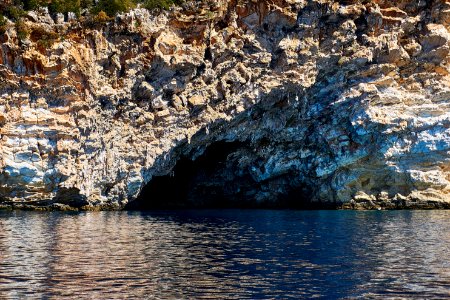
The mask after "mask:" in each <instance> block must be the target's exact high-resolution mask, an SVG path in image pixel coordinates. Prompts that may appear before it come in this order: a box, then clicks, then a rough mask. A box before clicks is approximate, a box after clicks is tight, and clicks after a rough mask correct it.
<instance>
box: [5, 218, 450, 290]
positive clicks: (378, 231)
mask: <svg viewBox="0 0 450 300" xmlns="http://www.w3.org/2000/svg"><path fill="white" fill-rule="evenodd" d="M449 248H450V212H449V211H397V212H352V211H311V212H306V211H269V210H267V211H266V210H203V211H170V212H148V213H140V212H85V213H61V212H54V213H39V212H20V211H14V212H1V213H0V298H1V299H24V298H32V299H34V298H45V299H61V298H67V299H105V298H107V299H139V298H157V299H180V298H183V299H185V298H189V299H190V298H194V299H224V298H226V299H257V298H258V299H259V298H264V299H267V298H270V299H273V298H282V299H287V298H292V299H299V298H327V299H329V298H333V299H336V298H342V299H399V298H400V299H401V298H408V299H411V298H417V299H423V298H427V299H442V298H449V297H450V260H449V254H448V253H449Z"/></svg>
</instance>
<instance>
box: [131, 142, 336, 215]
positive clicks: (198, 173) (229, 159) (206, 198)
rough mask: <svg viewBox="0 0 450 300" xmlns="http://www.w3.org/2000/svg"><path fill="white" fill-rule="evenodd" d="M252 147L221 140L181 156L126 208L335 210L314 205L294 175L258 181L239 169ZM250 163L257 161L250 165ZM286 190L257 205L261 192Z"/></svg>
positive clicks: (327, 204)
mask: <svg viewBox="0 0 450 300" xmlns="http://www.w3.org/2000/svg"><path fill="white" fill-rule="evenodd" d="M251 151H252V149H251V148H250V146H249V145H248V144H247V143H244V142H224V141H219V142H215V143H213V144H211V145H210V146H208V147H207V148H206V150H205V151H204V152H203V154H201V155H200V156H199V157H197V158H196V159H195V160H191V159H190V158H188V157H181V158H180V159H179V160H178V162H177V164H176V165H175V167H174V168H173V169H172V171H171V172H170V173H169V174H167V175H164V176H154V177H153V178H152V180H150V182H149V183H148V184H147V185H146V186H145V187H144V188H143V189H142V191H141V193H140V194H139V196H138V197H137V199H135V200H134V201H132V202H130V203H129V204H128V205H127V206H126V207H125V209H128V210H152V209H186V208H276V209H334V208H336V206H335V205H333V203H330V202H326V201H325V202H317V201H312V199H313V197H312V190H311V186H310V185H305V184H301V183H300V184H299V183H298V182H296V181H295V180H293V178H295V177H296V175H295V173H292V174H285V176H282V177H279V178H275V179H273V180H272V181H270V182H264V181H263V182H257V181H255V179H254V178H253V177H252V176H251V175H250V173H249V172H248V170H247V171H246V169H245V168H244V169H242V168H239V167H238V165H239V163H240V162H239V161H240V159H241V158H243V157H246V153H247V155H248V153H249V152H251ZM254 163H257V161H256V162H254ZM280 186H281V187H284V192H282V193H279V194H276V193H273V194H274V197H273V198H271V199H270V200H268V201H264V202H258V201H257V200H256V194H257V193H258V192H260V191H264V190H265V191H269V192H270V191H271V190H272V191H277V190H278V189H279V187H280Z"/></svg>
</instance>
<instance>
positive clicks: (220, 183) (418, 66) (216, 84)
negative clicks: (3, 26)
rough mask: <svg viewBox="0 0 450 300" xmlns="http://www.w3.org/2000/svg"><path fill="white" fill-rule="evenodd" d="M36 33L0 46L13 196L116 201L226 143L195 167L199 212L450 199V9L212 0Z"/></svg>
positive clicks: (4, 159) (4, 136)
mask: <svg viewBox="0 0 450 300" xmlns="http://www.w3.org/2000/svg"><path fill="white" fill-rule="evenodd" d="M66 21H67V19H66ZM26 24H27V25H28V27H29V28H30V29H31V34H30V36H29V38H28V39H25V40H22V41H20V40H19V39H18V38H17V33H16V31H15V28H14V26H13V25H12V24H10V26H9V28H8V30H7V31H6V33H5V34H3V35H2V36H1V38H0V39H1V42H2V44H1V48H0V63H1V65H0V82H1V83H0V124H1V141H0V150H1V151H0V155H1V156H0V159H1V175H0V183H1V185H0V196H1V198H2V199H3V200H4V201H7V202H14V203H22V204H24V203H25V204H29V203H41V202H42V201H44V202H45V201H47V202H45V203H52V201H53V202H58V203H64V201H67V199H65V198H67V197H69V198H70V199H77V200H76V201H75V200H73V201H72V200H71V201H72V202H70V201H69V202H70V203H69V205H72V204H73V203H75V204H73V205H75V206H83V205H89V206H97V207H102V206H109V207H122V206H123V205H125V204H126V203H128V202H130V201H132V200H134V199H136V197H138V195H139V193H140V191H141V190H142V189H143V188H144V186H145V185H146V184H147V183H149V182H150V181H151V180H152V178H154V177H155V176H162V175H167V174H171V175H172V176H178V174H173V170H176V167H175V166H176V164H177V161H180V159H189V160H193V159H195V158H197V157H202V154H203V153H204V152H205V151H207V149H208V147H210V146H211V145H217V143H222V145H228V144H227V143H232V145H233V147H226V148H229V149H228V150H229V151H228V152H227V153H226V155H225V157H222V158H221V161H220V162H219V161H218V162H217V163H216V164H214V162H213V161H211V162H210V164H212V165H211V166H209V168H208V170H197V171H196V172H197V173H195V174H189V173H186V174H188V175H189V176H192V179H191V180H190V183H189V184H190V192H189V193H188V195H187V198H188V199H190V200H189V201H191V202H192V203H195V201H196V200H195V199H200V198H201V197H208V195H209V196H210V197H212V196H211V195H215V196H214V197H218V195H220V196H221V197H224V198H226V199H230V201H234V203H239V202H240V201H247V202H251V203H259V204H264V203H268V204H276V203H277V201H281V200H280V199H290V200H289V201H291V202H290V203H295V201H312V202H319V203H328V204H330V203H331V204H333V203H334V204H344V207H354V208H358V207H379V206H383V207H397V206H398V205H399V203H400V204H401V206H407V207H408V206H409V207H428V206H429V205H431V204H432V203H435V204H436V203H437V206H442V205H444V206H445V205H446V204H445V203H449V202H450V81H449V80H450V76H449V57H450V56H449V51H450V33H449V28H450V27H449V26H450V3H449V2H448V1H446V0H430V1H422V0H412V1H411V0H408V1H406V0H405V1H390V0H377V1H362V0H353V1H326V0H321V1H319V0H310V1H306V0H273V1H235V0H230V1H225V0H219V1H215V2H214V3H210V4H208V3H204V4H201V5H200V4H198V3H197V4H186V5H185V6H184V7H182V8H176V9H174V10H173V11H171V12H168V13H160V14H153V15H152V14H150V13H149V12H148V11H146V10H144V9H136V10H133V11H131V12H129V13H125V14H122V15H119V16H117V17H116V19H115V21H114V22H111V23H108V24H95V23H89V22H85V23H83V22H82V21H77V20H71V21H70V22H65V21H64V18H61V16H55V17H53V18H51V17H50V16H49V15H48V14H47V12H46V11H45V10H42V11H39V12H36V13H32V14H29V16H28V17H27V20H26ZM42 32H56V33H57V34H58V35H59V37H60V38H58V39H57V40H56V41H54V42H52V43H51V46H48V45H47V44H48V42H47V43H46V41H45V36H44V38H43V37H42ZM174 168H175V169H174ZM173 188H175V189H176V188H177V187H173ZM68 191H69V192H68ZM65 195H66V196H65ZM67 195H68V196H67ZM155 197H156V195H155ZM214 197H212V198H214ZM64 199H65V200H64ZM305 199H306V200H305ZM36 201H37V202H36ZM146 201H150V202H151V201H153V200H152V195H149V196H148V199H147V200H146ZM211 201H214V199H212V200H211ZM430 203H431V204H430Z"/></svg>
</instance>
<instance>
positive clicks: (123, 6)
mask: <svg viewBox="0 0 450 300" xmlns="http://www.w3.org/2000/svg"><path fill="white" fill-rule="evenodd" d="M182 2H183V0H98V1H95V0H2V1H0V26H2V24H4V23H5V22H6V21H5V17H6V18H8V19H11V20H12V21H16V22H17V21H19V20H20V18H21V17H22V16H23V15H25V13H26V12H27V11H31V10H36V9H38V8H39V7H47V8H48V10H49V12H50V13H51V14H56V13H63V14H66V13H69V12H73V13H75V14H76V15H80V14H82V13H88V14H99V13H100V12H104V13H105V14H106V15H107V16H109V17H112V16H114V15H116V14H117V13H119V12H124V11H128V10H130V9H132V8H134V7H136V6H137V5H140V6H142V7H144V8H147V9H149V10H154V9H169V8H170V7H171V6H172V5H180V4H182Z"/></svg>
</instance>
